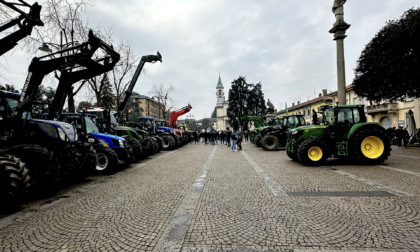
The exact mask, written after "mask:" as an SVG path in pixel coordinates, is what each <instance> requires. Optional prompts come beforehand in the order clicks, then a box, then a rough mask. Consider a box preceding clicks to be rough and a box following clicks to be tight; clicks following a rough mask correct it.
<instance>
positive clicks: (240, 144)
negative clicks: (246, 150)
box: [236, 131, 243, 150]
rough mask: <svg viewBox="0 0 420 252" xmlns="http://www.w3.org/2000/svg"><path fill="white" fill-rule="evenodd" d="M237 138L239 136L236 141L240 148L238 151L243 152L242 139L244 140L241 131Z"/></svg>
mask: <svg viewBox="0 0 420 252" xmlns="http://www.w3.org/2000/svg"><path fill="white" fill-rule="evenodd" d="M237 136H238V140H236V144H237V146H238V150H242V139H243V134H242V132H241V131H240V132H238V134H237Z"/></svg>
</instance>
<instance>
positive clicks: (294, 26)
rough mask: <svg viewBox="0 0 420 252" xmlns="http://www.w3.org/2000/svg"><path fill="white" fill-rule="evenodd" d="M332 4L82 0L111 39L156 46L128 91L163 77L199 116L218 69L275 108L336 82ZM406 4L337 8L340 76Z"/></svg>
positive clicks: (139, 47)
mask: <svg viewBox="0 0 420 252" xmlns="http://www.w3.org/2000/svg"><path fill="white" fill-rule="evenodd" d="M40 4H42V1H40ZM332 4H333V1H325V0H318V1H286V0H268V1H252V0H241V1H240V0H229V1H226V0H224V1H222V0H212V1H209V0H203V1H192V0H154V1H145V0H140V1H139V0H136V1H134V0H125V1H111V0H91V7H90V8H89V17H88V18H89V23H90V24H91V25H92V27H96V26H101V27H113V30H114V36H115V37H114V41H119V40H120V38H121V39H124V40H129V41H130V42H131V44H132V45H133V49H134V50H135V51H136V52H137V53H138V54H139V55H147V54H155V53H156V51H160V52H161V54H162V57H163V63H156V64H153V65H152V64H146V65H145V67H144V74H143V75H141V76H140V78H139V80H138V83H137V85H136V87H135V91H136V92H139V93H142V94H146V95H147V94H148V92H149V91H150V90H151V89H152V87H153V85H158V84H160V83H163V84H165V85H169V84H172V85H174V86H175V87H176V89H175V91H174V92H173V99H174V100H175V101H176V102H177V107H178V108H180V107H183V106H185V105H186V104H188V103H190V104H191V105H192V106H193V109H192V110H191V112H190V113H191V114H193V115H194V116H195V118H196V119H201V118H203V117H204V116H210V114H211V113H212V111H213V109H214V107H215V105H216V84H217V81H218V77H219V73H220V74H221V78H222V81H223V84H224V87H225V94H226V99H227V94H228V91H229V88H230V85H231V82H232V81H233V80H234V79H236V78H238V77H239V76H246V79H247V81H248V82H249V83H258V82H261V83H262V89H263V92H264V93H265V99H266V100H267V99H270V101H272V103H273V104H274V106H275V107H276V108H277V109H281V108H284V104H285V103H287V104H288V106H289V107H290V106H291V103H292V102H297V101H298V100H300V101H301V102H304V101H306V100H307V99H310V98H314V97H316V96H318V93H321V92H322V89H328V90H331V91H333V90H336V89H337V84H336V81H337V77H336V45H335V41H333V35H332V34H330V33H328V30H329V29H330V28H331V27H332V25H333V23H334V22H335V17H334V15H333V13H332V11H331V8H332ZM411 7H419V3H418V1H417V0H401V1H383V0H369V1H347V2H346V4H345V6H344V13H345V14H344V18H345V20H346V21H347V22H348V23H350V24H351V27H350V28H349V29H348V31H347V35H348V37H347V38H346V39H345V42H344V45H345V59H346V80H347V84H350V83H351V81H352V79H353V75H354V73H353V69H354V68H355V64H356V62H357V59H358V57H359V56H360V53H361V51H362V50H363V48H364V46H365V45H366V44H367V43H368V42H369V41H370V40H371V38H372V37H373V36H374V35H375V33H376V32H377V31H379V29H380V28H381V27H383V26H384V25H385V22H386V21H388V20H390V19H397V18H399V17H400V16H401V15H402V13H403V12H404V11H405V10H407V9H409V8H411ZM25 64H27V65H29V63H25ZM22 66H23V65H22V64H21V65H20V67H19V69H14V70H9V73H7V72H5V75H8V76H9V79H14V78H15V77H16V74H12V73H11V72H15V70H16V71H18V70H19V71H22V69H24V68H25V67H22ZM25 71H26V69H25ZM19 74H21V73H19ZM12 76H13V77H12ZM23 82H24V77H23V78H22V79H20V81H19V83H22V85H23ZM280 105H281V106H282V107H280Z"/></svg>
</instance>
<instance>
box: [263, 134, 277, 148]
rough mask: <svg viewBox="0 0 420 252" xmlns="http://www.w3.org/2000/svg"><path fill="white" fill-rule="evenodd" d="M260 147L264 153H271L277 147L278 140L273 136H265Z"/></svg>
mask: <svg viewBox="0 0 420 252" xmlns="http://www.w3.org/2000/svg"><path fill="white" fill-rule="evenodd" d="M261 146H262V147H263V149H264V150H266V151H273V150H276V149H277V147H279V139H278V138H277V137H276V136H275V135H265V136H264V137H263V138H262V139H261Z"/></svg>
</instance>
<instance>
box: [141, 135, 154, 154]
mask: <svg viewBox="0 0 420 252" xmlns="http://www.w3.org/2000/svg"><path fill="white" fill-rule="evenodd" d="M152 141H153V140H152V139H150V138H145V139H144V141H143V157H144V158H146V157H148V156H150V155H153V154H154V150H153V149H154V148H153V142H152Z"/></svg>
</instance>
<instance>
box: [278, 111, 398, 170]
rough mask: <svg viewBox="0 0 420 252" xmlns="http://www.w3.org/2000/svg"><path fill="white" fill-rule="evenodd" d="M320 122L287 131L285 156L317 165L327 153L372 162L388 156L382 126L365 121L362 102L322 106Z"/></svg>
mask: <svg viewBox="0 0 420 252" xmlns="http://www.w3.org/2000/svg"><path fill="white" fill-rule="evenodd" d="M320 112H321V113H322V114H323V116H322V123H321V125H313V126H303V127H298V128H295V129H292V130H290V131H289V132H288V134H289V136H288V141H287V146H286V151H287V155H288V156H289V157H290V158H291V159H293V160H295V161H300V162H302V163H303V164H304V165H308V166H319V165H322V164H324V163H325V161H326V159H327V158H328V157H330V156H334V157H336V158H341V159H347V160H352V161H355V162H357V163H359V164H363V165H375V164H380V163H382V162H384V161H385V160H386V159H388V156H389V155H390V152H391V144H390V141H389V139H388V137H387V134H386V131H385V129H384V128H383V127H382V126H380V125H379V124H377V123H375V122H367V119H366V115H365V112H364V105H337V106H332V105H325V106H322V107H321V108H320Z"/></svg>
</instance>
